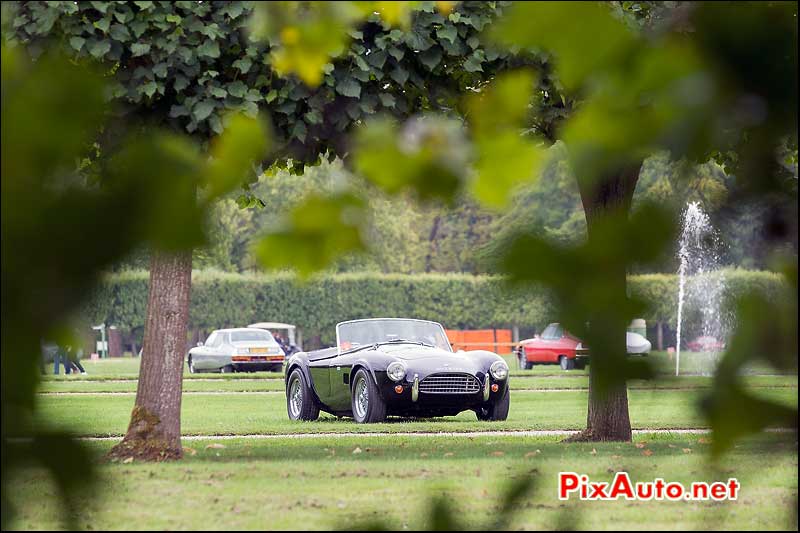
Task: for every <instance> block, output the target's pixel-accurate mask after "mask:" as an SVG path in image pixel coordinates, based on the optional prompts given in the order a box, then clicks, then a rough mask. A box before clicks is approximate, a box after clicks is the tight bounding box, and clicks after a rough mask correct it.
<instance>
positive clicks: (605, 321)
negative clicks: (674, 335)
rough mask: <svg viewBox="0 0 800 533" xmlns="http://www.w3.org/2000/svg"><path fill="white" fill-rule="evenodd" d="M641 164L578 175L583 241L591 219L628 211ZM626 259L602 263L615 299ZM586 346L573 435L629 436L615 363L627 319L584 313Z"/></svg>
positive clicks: (622, 291) (591, 233) (622, 293)
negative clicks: (584, 389)
mask: <svg viewBox="0 0 800 533" xmlns="http://www.w3.org/2000/svg"><path fill="white" fill-rule="evenodd" d="M640 168H641V163H639V164H637V165H633V166H631V167H629V168H625V169H622V170H620V171H619V172H618V173H615V174H613V175H610V176H606V177H603V178H600V179H597V180H593V181H586V180H583V181H582V180H578V185H579V188H580V192H581V200H582V202H583V208H584V212H585V214H586V226H587V233H588V239H589V241H590V242H591V241H593V240H596V239H598V238H599V237H598V235H597V232H596V230H595V227H596V226H595V224H596V223H597V222H598V221H599V220H601V219H602V218H603V217H604V216H608V215H612V214H614V213H618V214H619V213H623V214H624V215H625V216H627V215H628V213H629V212H630V207H631V202H632V200H633V191H634V189H635V188H636V182H637V181H638V179H639V170H640ZM626 263H627V261H618V262H609V264H607V265H604V269H603V278H602V280H601V281H602V283H604V284H605V285H606V287H612V288H613V290H614V292H615V293H616V294H618V295H619V296H618V299H619V301H620V302H622V301H624V300H625V299H626V298H627V297H628V295H627V290H626V286H627V278H626V276H627V266H626ZM587 318H588V320H589V328H590V331H591V337H592V338H593V339H595V341H594V342H595V344H596V345H592V347H591V349H592V355H591V358H592V359H591V364H590V365H589V407H588V415H587V417H586V429H585V430H584V431H583V432H582V433H581V434H579V435H578V436H576V437H575V439H574V440H591V441H626V442H628V441H630V440H631V421H630V414H629V412H628V387H627V383H626V382H625V380H624V379H615V378H616V377H617V376H619V368H618V367H617V365H618V364H619V363H620V361H621V360H622V361H624V360H623V357H625V355H626V353H627V343H626V341H625V337H626V335H625V332H626V331H627V325H628V322H629V320H628V319H627V318H626V317H617V316H615V315H614V314H613V313H604V312H602V311H600V310H598V311H597V312H596V313H592V315H591V316H588V317H587Z"/></svg>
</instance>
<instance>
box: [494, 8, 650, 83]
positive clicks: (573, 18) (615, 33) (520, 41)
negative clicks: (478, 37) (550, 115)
mask: <svg viewBox="0 0 800 533" xmlns="http://www.w3.org/2000/svg"><path fill="white" fill-rule="evenodd" d="M490 35H491V36H492V37H493V38H494V39H495V40H497V41H499V42H502V43H504V44H506V45H509V46H514V45H516V46H522V47H530V48H539V49H542V48H543V49H546V50H551V51H552V52H554V53H555V55H556V56H557V58H558V61H557V62H556V69H557V71H558V73H559V78H560V80H561V81H562V83H564V85H565V86H567V87H568V88H576V87H578V86H579V85H580V84H581V83H583V81H584V79H585V78H586V77H587V76H588V75H590V74H592V73H593V72H602V71H603V70H604V69H605V68H606V67H607V66H608V65H609V64H611V62H613V61H614V60H616V59H617V58H619V57H622V55H624V54H625V53H626V52H627V51H629V50H631V49H633V48H635V47H636V44H635V41H634V37H633V35H632V34H631V33H630V31H629V30H628V29H627V28H626V27H625V25H624V24H623V23H622V22H621V21H620V20H617V19H616V18H614V17H613V16H612V15H611V10H610V9H609V8H608V7H606V6H603V5H601V4H600V3H596V2H579V3H575V4H567V3H562V2H515V3H514V4H512V6H511V7H510V8H509V9H508V11H507V12H506V13H505V14H504V16H503V17H502V19H501V21H499V22H498V23H496V24H493V25H492V28H491V32H490ZM598 35H602V36H603V38H602V39H598V38H597V36H598Z"/></svg>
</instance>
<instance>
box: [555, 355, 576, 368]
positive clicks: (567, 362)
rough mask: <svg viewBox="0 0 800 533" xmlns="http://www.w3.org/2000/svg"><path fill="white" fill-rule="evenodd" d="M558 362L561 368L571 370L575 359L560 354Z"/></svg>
mask: <svg viewBox="0 0 800 533" xmlns="http://www.w3.org/2000/svg"><path fill="white" fill-rule="evenodd" d="M558 364H559V365H560V366H561V370H572V369H573V368H575V361H574V360H572V359H569V358H567V356H566V355H562V356H560V357H559V358H558Z"/></svg>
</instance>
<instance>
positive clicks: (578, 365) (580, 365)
mask: <svg viewBox="0 0 800 533" xmlns="http://www.w3.org/2000/svg"><path fill="white" fill-rule="evenodd" d="M575 368H577V369H578V370H583V369H585V368H586V361H585V360H583V359H577V358H576V359H575Z"/></svg>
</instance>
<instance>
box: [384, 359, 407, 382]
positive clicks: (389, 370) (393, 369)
mask: <svg viewBox="0 0 800 533" xmlns="http://www.w3.org/2000/svg"><path fill="white" fill-rule="evenodd" d="M386 375H388V376H389V379H391V380H392V381H400V380H401V379H403V378H404V377H406V365H404V364H403V363H401V362H400V361H395V362H394V363H389V366H388V367H386Z"/></svg>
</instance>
